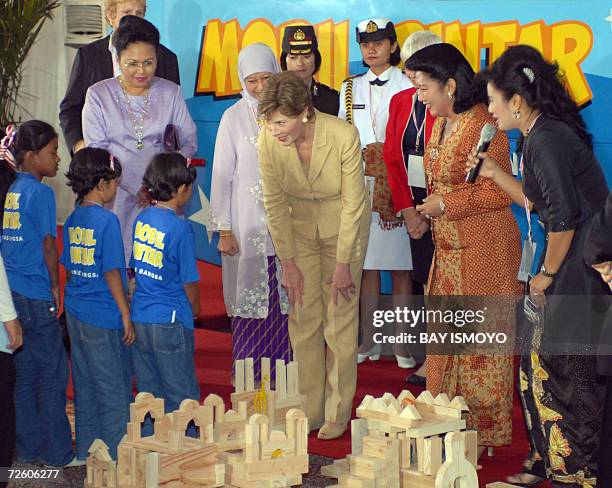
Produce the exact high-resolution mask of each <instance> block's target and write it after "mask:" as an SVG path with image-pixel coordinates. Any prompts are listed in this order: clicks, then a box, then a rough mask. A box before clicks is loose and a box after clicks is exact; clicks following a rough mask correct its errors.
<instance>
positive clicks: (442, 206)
mask: <svg viewBox="0 0 612 488" xmlns="http://www.w3.org/2000/svg"><path fill="white" fill-rule="evenodd" d="M440 212H441V213H442V214H444V212H446V204H445V203H444V198H442V199H441V200H440Z"/></svg>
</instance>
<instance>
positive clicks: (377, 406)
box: [368, 398, 387, 413]
mask: <svg viewBox="0 0 612 488" xmlns="http://www.w3.org/2000/svg"><path fill="white" fill-rule="evenodd" d="M368 408H369V409H370V410H376V411H378V412H385V413H386V412H387V404H386V403H385V401H384V400H383V399H382V398H377V399H376V400H374V401H373V402H372V403H371V404H370V406H369V407H368Z"/></svg>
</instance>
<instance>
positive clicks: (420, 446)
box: [416, 437, 425, 473]
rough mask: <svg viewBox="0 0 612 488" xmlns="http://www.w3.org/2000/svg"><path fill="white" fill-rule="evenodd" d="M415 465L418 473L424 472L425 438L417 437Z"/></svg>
mask: <svg viewBox="0 0 612 488" xmlns="http://www.w3.org/2000/svg"><path fill="white" fill-rule="evenodd" d="M416 454H417V466H418V471H419V473H425V439H424V438H423V437H417V440H416Z"/></svg>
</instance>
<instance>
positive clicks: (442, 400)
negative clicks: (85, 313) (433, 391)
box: [434, 393, 450, 407]
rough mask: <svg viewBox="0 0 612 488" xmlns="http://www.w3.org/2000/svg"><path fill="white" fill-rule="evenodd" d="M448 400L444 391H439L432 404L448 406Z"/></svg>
mask: <svg viewBox="0 0 612 488" xmlns="http://www.w3.org/2000/svg"><path fill="white" fill-rule="evenodd" d="M449 404H450V400H449V399H448V395H447V394H446V393H440V394H439V395H438V396H437V397H436V398H435V400H434V405H440V406H442V407H448V405H449Z"/></svg>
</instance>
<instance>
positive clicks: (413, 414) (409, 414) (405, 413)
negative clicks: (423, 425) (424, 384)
mask: <svg viewBox="0 0 612 488" xmlns="http://www.w3.org/2000/svg"><path fill="white" fill-rule="evenodd" d="M401 417H404V418H406V419H410V420H420V419H421V414H420V413H419V411H418V410H417V409H416V407H415V406H414V405H408V406H407V407H406V408H405V409H404V410H402V413H401Z"/></svg>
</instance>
